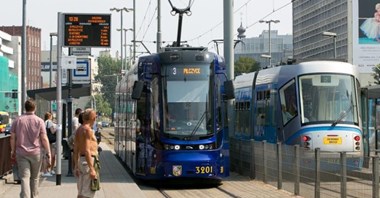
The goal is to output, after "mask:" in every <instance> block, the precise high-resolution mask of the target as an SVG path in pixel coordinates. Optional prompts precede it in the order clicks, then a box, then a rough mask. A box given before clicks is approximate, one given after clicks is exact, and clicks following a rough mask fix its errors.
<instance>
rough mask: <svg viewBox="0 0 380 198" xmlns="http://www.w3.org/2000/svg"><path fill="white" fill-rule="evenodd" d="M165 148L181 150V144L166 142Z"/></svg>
mask: <svg viewBox="0 0 380 198" xmlns="http://www.w3.org/2000/svg"><path fill="white" fill-rule="evenodd" d="M164 149H165V150H179V149H181V146H180V145H172V144H164Z"/></svg>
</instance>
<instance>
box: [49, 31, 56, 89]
mask: <svg viewBox="0 0 380 198" xmlns="http://www.w3.org/2000/svg"><path fill="white" fill-rule="evenodd" d="M53 36H58V34H57V33H56V32H52V33H50V76H49V87H52V85H53Z"/></svg>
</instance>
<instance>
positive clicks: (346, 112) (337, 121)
mask: <svg viewBox="0 0 380 198" xmlns="http://www.w3.org/2000/svg"><path fill="white" fill-rule="evenodd" d="M353 107H354V105H353V104H352V103H351V105H350V107H349V108H348V109H347V111H342V112H340V114H339V117H338V119H336V120H335V121H334V122H333V123H332V125H331V126H332V127H333V126H335V125H337V124H338V123H339V122H341V121H342V120H343V119H344V118H345V117H347V115H348V113H350V112H351V111H352V109H353Z"/></svg>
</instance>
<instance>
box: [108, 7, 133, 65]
mask: <svg viewBox="0 0 380 198" xmlns="http://www.w3.org/2000/svg"><path fill="white" fill-rule="evenodd" d="M110 11H116V12H120V29H123V11H126V12H130V11H133V9H131V8H125V7H124V8H111V9H110ZM120 60H121V70H124V61H123V31H121V32H120Z"/></svg>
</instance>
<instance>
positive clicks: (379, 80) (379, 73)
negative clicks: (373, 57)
mask: <svg viewBox="0 0 380 198" xmlns="http://www.w3.org/2000/svg"><path fill="white" fill-rule="evenodd" d="M372 71H373V74H372V76H373V78H374V79H375V84H377V85H380V64H378V65H376V66H375V67H373V68H372Z"/></svg>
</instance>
